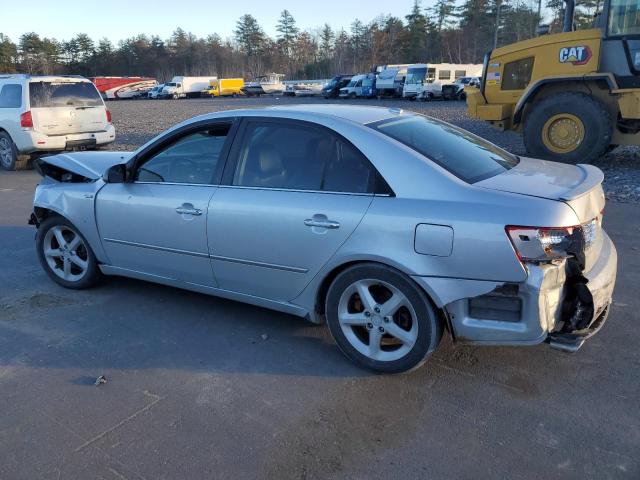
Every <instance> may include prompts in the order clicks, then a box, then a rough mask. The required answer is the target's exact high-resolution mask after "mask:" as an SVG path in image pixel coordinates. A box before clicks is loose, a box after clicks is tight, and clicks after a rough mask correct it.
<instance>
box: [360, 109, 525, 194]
mask: <svg viewBox="0 0 640 480" xmlns="http://www.w3.org/2000/svg"><path fill="white" fill-rule="evenodd" d="M369 126H370V127H371V128H374V129H375V130H378V131H379V132H382V133H384V134H386V135H388V136H390V137H391V138H394V139H396V140H398V141H399V142H401V143H403V144H405V145H406V146H408V147H410V148H412V149H413V150H415V151H417V152H418V153H421V154H422V155H424V156H425V157H427V158H428V159H430V160H432V161H433V162H434V163H436V164H438V165H440V166H441V167H443V168H444V169H446V170H448V171H450V172H451V173H453V174H454V175H455V176H456V177H458V178H460V179H461V180H464V181H465V182H467V183H475V182H479V181H480V180H484V179H485V178H489V177H493V176H495V175H498V174H499V173H502V172H504V171H506V170H509V169H511V168H513V167H514V166H515V165H517V164H518V157H516V156H515V155H511V154H510V153H508V152H506V151H504V150H502V149H501V148H499V147H497V146H495V145H493V144H491V143H489V142H487V141H486V140H483V139H482V138H480V137H477V136H475V135H473V134H471V133H469V132H467V131H465V130H462V129H461V128H458V127H454V126H453V125H449V124H448V123H445V122H441V121H439V120H435V119H433V118H430V117H425V116H423V115H406V116H401V117H398V118H391V119H388V120H382V121H379V122H376V123H373V124H370V125H369Z"/></svg>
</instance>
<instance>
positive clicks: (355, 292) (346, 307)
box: [338, 279, 418, 362]
mask: <svg viewBox="0 0 640 480" xmlns="http://www.w3.org/2000/svg"><path fill="white" fill-rule="evenodd" d="M338 322H339V324H340V327H341V329H342V332H343V333H344V335H345V337H346V339H347V340H348V341H349V343H350V344H351V345H352V346H353V347H354V348H355V349H356V350H357V351H358V352H360V353H361V354H362V355H365V356H366V357H368V358H370V359H372V360H377V361H383V362H390V361H394V360H398V359H400V358H402V357H404V356H405V355H407V354H408V353H409V352H410V351H411V349H412V348H413V346H414V345H415V343H416V341H417V339H418V321H417V317H416V313H415V310H414V309H413V306H412V305H411V302H409V299H408V298H407V297H406V296H405V295H404V294H403V293H402V292H401V291H400V290H399V289H397V288H396V287H394V286H393V285H391V284H389V283H387V282H383V281H380V280H370V279H369V280H358V281H356V282H354V283H352V284H351V285H350V286H349V287H347V288H346V289H345V290H344V292H343V293H342V295H341V297H340V301H339V303H338Z"/></svg>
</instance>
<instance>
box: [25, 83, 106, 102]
mask: <svg viewBox="0 0 640 480" xmlns="http://www.w3.org/2000/svg"><path fill="white" fill-rule="evenodd" d="M29 100H30V102H31V108H38V107H101V106H102V98H100V94H99V93H98V90H96V87H95V86H94V85H93V83H89V82H59V83H57V82H31V83H29Z"/></svg>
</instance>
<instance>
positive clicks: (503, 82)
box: [465, 0, 640, 163]
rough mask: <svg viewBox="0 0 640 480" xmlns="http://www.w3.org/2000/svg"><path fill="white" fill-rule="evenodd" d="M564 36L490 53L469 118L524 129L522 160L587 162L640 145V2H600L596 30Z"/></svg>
mask: <svg viewBox="0 0 640 480" xmlns="http://www.w3.org/2000/svg"><path fill="white" fill-rule="evenodd" d="M565 4H566V5H565V9H564V20H563V31H562V32H561V33H556V34H542V35H540V36H538V37H536V38H532V39H529V40H525V41H522V42H517V43H514V44H511V45H507V46H504V47H500V48H497V49H495V50H493V51H491V52H488V53H487V54H486V55H485V58H484V69H483V73H482V80H481V83H480V86H479V87H477V88H473V87H467V88H466V89H465V90H466V92H467V108H468V111H469V114H470V115H471V116H472V117H475V118H480V119H482V120H487V121H489V122H491V123H492V124H493V125H494V126H496V127H498V128H500V129H502V130H515V131H518V132H522V134H523V139H524V145H525V148H526V150H527V153H528V155H530V156H532V157H537V158H546V159H549V160H555V161H560V162H565V163H590V162H592V161H594V160H596V159H598V158H599V157H601V156H602V155H603V154H604V153H605V152H607V151H609V150H611V149H613V148H615V147H616V146H617V145H640V0H605V1H604V3H603V5H602V10H601V11H600V12H599V14H597V16H596V17H595V20H594V26H595V28H590V29H585V30H575V28H574V21H573V17H574V7H575V0H565Z"/></svg>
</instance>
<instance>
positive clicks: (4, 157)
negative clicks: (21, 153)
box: [0, 132, 18, 170]
mask: <svg viewBox="0 0 640 480" xmlns="http://www.w3.org/2000/svg"><path fill="white" fill-rule="evenodd" d="M17 163H18V149H17V148H16V144H15V143H13V140H12V139H11V137H10V136H9V134H8V133H6V132H0V168H2V169H3V170H16V166H17Z"/></svg>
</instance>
